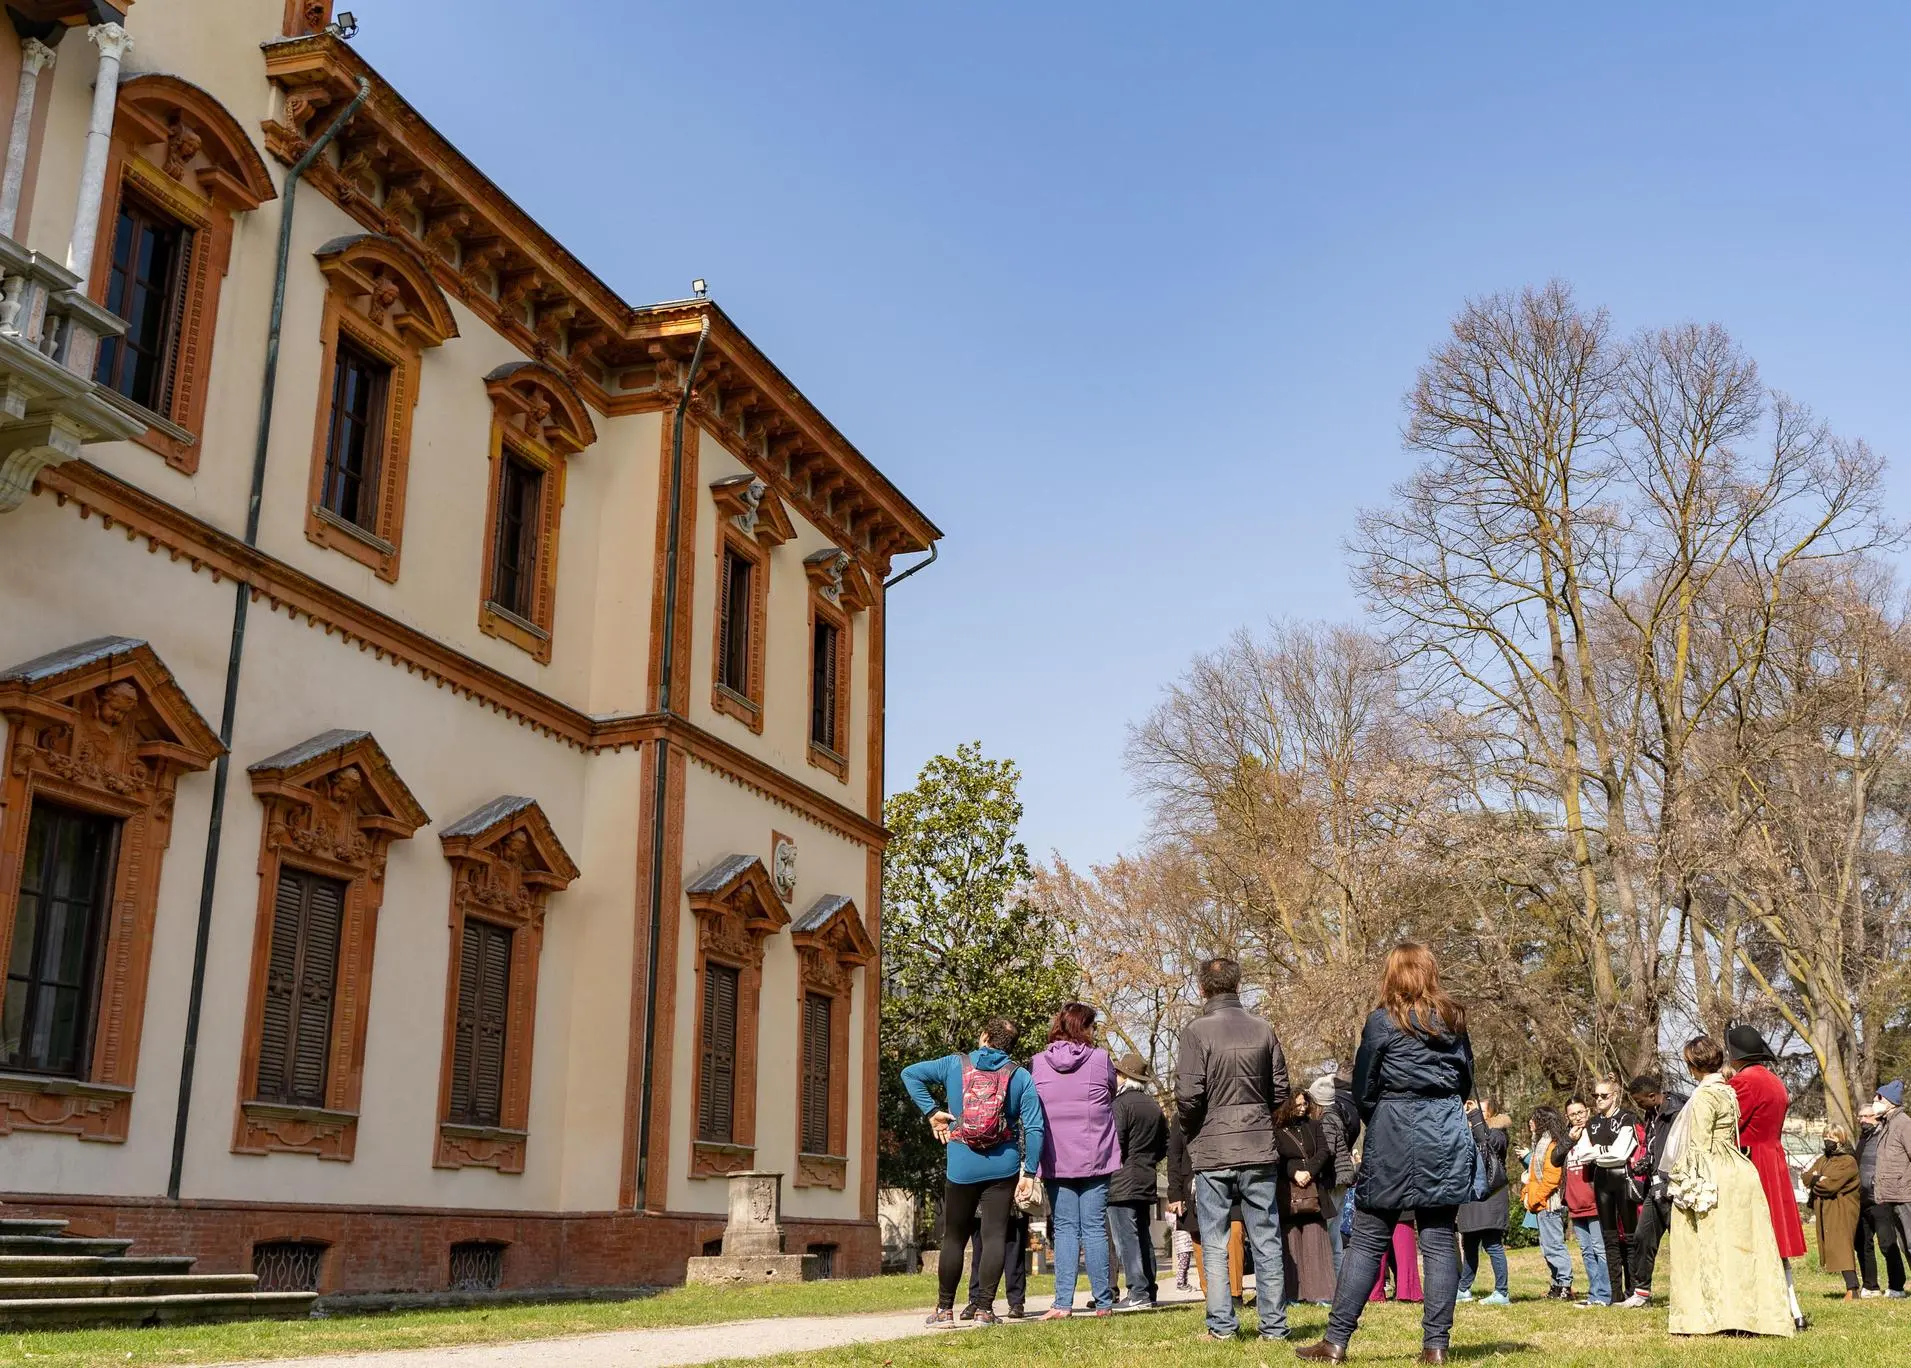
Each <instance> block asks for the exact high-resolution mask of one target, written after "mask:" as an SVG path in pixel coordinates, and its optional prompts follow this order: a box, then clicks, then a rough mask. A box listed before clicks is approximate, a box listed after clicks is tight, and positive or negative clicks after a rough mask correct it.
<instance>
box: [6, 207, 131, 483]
mask: <svg viewBox="0 0 1911 1368" xmlns="http://www.w3.org/2000/svg"><path fill="white" fill-rule="evenodd" d="M125 330H126V325H125V323H123V322H121V321H120V319H119V318H118V317H117V316H115V315H114V314H112V313H109V312H108V311H107V310H106V309H103V308H101V307H100V306H99V305H98V304H95V303H94V302H93V301H92V300H90V299H88V298H87V297H86V291H85V290H84V289H82V288H81V285H80V279H79V277H78V276H76V275H74V274H73V273H72V272H71V271H69V270H67V269H66V268H64V267H62V266H59V265H56V264H55V263H54V262H52V261H51V260H49V259H48V258H46V257H44V256H42V255H40V253H38V252H32V251H28V250H27V249H26V248H25V247H22V246H21V245H20V244H19V243H17V242H15V241H14V240H13V239H12V238H8V237H0V514H3V513H6V512H8V511H10V510H12V509H15V508H18V507H19V506H20V504H21V503H22V501H24V500H25V499H26V497H27V495H28V494H30V493H32V492H33V481H34V477H35V476H37V475H38V474H39V473H40V472H41V471H42V470H44V469H46V467H48V466H51V465H59V464H60V463H61V462H62V461H70V460H72V459H73V458H74V457H75V456H77V455H79V454H80V448H81V447H82V446H84V445H86V444H87V443H89V442H112V441H119V440H122V439H124V438H128V437H131V436H133V435H135V434H136V433H139V432H141V431H144V429H145V425H144V424H143V423H141V422H140V421H139V420H138V419H137V418H134V417H132V416H131V415H130V414H128V413H126V412H125V411H124V410H123V409H121V408H119V407H118V406H116V405H114V404H113V403H111V402H110V401H109V400H108V399H107V398H106V396H105V395H104V394H103V393H102V391H101V390H100V387H99V386H98V385H96V384H95V383H94V381H93V373H94V367H95V365H96V363H97V361H98V359H99V349H100V339H101V338H103V337H117V336H119V335H120V334H121V333H123V332H125Z"/></svg>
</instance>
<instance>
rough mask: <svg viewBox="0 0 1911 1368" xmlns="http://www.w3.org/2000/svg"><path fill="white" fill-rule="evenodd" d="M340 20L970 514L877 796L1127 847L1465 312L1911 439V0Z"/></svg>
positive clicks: (737, 7)
mask: <svg viewBox="0 0 1911 1368" xmlns="http://www.w3.org/2000/svg"><path fill="white" fill-rule="evenodd" d="M350 7H351V8H353V9H355V10H356V11H357V13H358V16H359V18H360V20H361V22H362V24H363V29H362V32H361V33H360V35H359V37H358V39H357V46H358V47H359V49H360V50H361V51H363V52H364V53H365V54H366V55H367V56H368V57H369V58H370V59H371V61H372V62H373V63H374V64H375V65H376V66H377V67H378V68H379V69H380V70H381V71H382V72H383V73H384V74H385V75H386V76H387V77H388V78H390V79H391V80H392V81H393V82H395V83H396V84H397V85H398V87H399V88H400V89H401V90H402V91H404V92H405V93H406V95H408V96H409V98H410V99H411V100H412V101H413V103H414V104H416V105H417V106H418V108H419V109H421V110H422V111H423V112H424V113H425V115H426V116H427V117H428V118H430V119H431V120H432V121H433V122H434V123H435V124H437V126H438V127H439V128H440V129H442V130H443V131H444V132H445V133H446V134H447V135H449V136H450V137H451V138H452V139H453V140H454V141H455V142H456V143H457V144H458V145H459V146H460V147H462V148H463V149H464V150H465V151H466V153H468V154H469V155H470V156H471V157H472V158H473V159H474V160H475V161H476V162H477V163H478V164H479V165H480V166H482V167H484V168H485V169H486V170H487V171H488V172H489V173H490V174H491V175H492V176H494V177H495V178H496V179H497V180H498V181H499V182H500V183H501V184H502V185H503V186H504V187H505V189H506V190H508V191H509V192H511V193H512V194H513V195H515V196H516V197H517V198H518V199H519V200H520V201H521V202H522V203H523V204H524V205H525V206H526V207H527V208H529V209H530V210H531V211H532V212H533V213H534V214H536V215H537V216H538V217H539V218H541V219H542V221H543V222H544V223H545V224H547V225H548V226H549V227H550V228H551V229H552V230H553V231H554V232H555V233H556V234H557V235H558V237H559V238H560V239H561V240H563V241H564V242H565V243H566V244H567V245H568V246H569V247H570V248H571V249H572V250H573V251H575V252H576V253H577V254H578V255H579V256H580V257H582V258H583V259H584V260H585V261H586V262H588V263H590V265H591V266H593V267H594V268H595V269H596V270H597V271H598V272H599V274H601V275H602V276H603V277H604V278H605V279H607V280H608V281H609V282H611V284H612V285H614V286H615V287H616V288H617V289H619V290H620V291H622V292H623V293H624V294H625V295H626V297H628V298H630V299H632V300H635V301H647V300H653V299H665V298H676V297H680V296H682V295H683V294H684V293H685V292H686V287H687V285H688V282H689V281H690V279H691V278H692V277H693V276H704V277H706V278H708V280H709V281H710V286H711V291H712V293H713V295H714V296H715V297H716V298H717V299H718V300H720V301H721V302H722V304H723V306H724V308H725V309H726V310H728V311H729V312H730V314H731V315H732V316H733V317H735V318H736V319H737V321H738V322H739V323H740V324H741V325H742V326H743V328H744V329H745V330H746V331H748V332H749V333H750V335H751V336H752V337H754V338H755V339H756V341H757V342H758V343H759V344H760V345H762V346H763V347H764V349H765V350H766V351H767V352H768V353H769V355H770V356H772V357H773V358H774V359H775V360H776V361H777V362H778V363H779V364H780V365H781V366H782V367H783V369H784V370H785V371H786V372H787V373H788V374H789V375H790V376H791V377H792V378H793V379H794V380H795V381H796V383H797V384H798V385H800V386H802V388H803V389H804V390H805V392H806V393H808V394H809V396H810V397H811V398H812V399H813V400H815V402H816V403H817V404H818V405H819V406H820V407H821V408H822V409H823V411H824V412H826V413H827V414H829V416H830V417H831V418H832V419H834V420H835V422H836V423H837V424H838V426H840V427H841V428H842V430H843V431H844V432H845V433H847V434H848V435H849V436H850V438H851V440H853V441H855V442H856V443H857V444H858V445H859V446H860V447H861V448H862V449H863V451H865V452H866V453H867V454H868V455H869V456H870V457H871V458H872V459H874V460H875V461H876V462H877V464H878V465H880V466H881V467H882V468H883V470H884V471H885V472H887V473H888V474H889V476H890V477H891V478H892V479H893V480H895V482H896V483H897V485H898V486H899V487H901V488H902V489H903V490H904V491H905V492H906V493H907V494H909V495H910V496H911V497H912V498H914V499H915V500H916V502H917V503H918V504H919V505H920V506H921V507H922V508H923V509H924V511H926V512H927V513H928V514H929V515H930V516H931V517H932V518H934V519H935V520H936V521H937V522H938V523H939V524H940V525H941V526H942V527H943V528H944V530H945V531H946V532H947V534H948V538H947V541H946V542H945V543H944V550H943V555H942V558H941V560H940V562H939V563H938V564H937V565H935V566H934V567H933V568H931V569H930V570H928V571H927V572H925V573H924V574H922V575H919V576H917V577H916V578H914V579H912V580H910V581H909V583H908V584H906V585H904V586H902V587H900V588H898V589H897V590H896V593H895V597H894V600H893V602H892V618H891V635H890V647H889V650H890V675H889V678H890V690H889V712H890V754H889V767H890V782H891V784H892V786H896V785H902V784H907V783H908V782H909V781H910V780H911V779H912V778H913V775H914V773H915V770H916V769H917V767H918V766H919V765H920V764H921V762H922V761H923V760H924V759H925V758H927V757H928V756H929V755H931V754H933V753H935V752H937V751H945V750H951V749H953V748H954V746H955V745H956V743H957V742H959V741H962V740H966V739H970V738H977V739H980V740H981V741H982V742H983V743H984V745H985V747H986V748H987V749H988V750H989V751H990V752H991V753H993V754H1002V755H1009V756H1013V757H1014V758H1015V759H1016V760H1017V761H1019V762H1020V763H1021V766H1022V769H1023V772H1024V776H1025V779H1024V796H1025V799H1026V802H1027V805H1028V820H1027V824H1026V828H1025V835H1026V837H1027V839H1028V841H1029V844H1030V846H1031V848H1032V850H1033V851H1034V853H1035V854H1036V855H1037V857H1038V858H1040V857H1042V856H1044V855H1046V853H1047V852H1048V850H1049V849H1050V848H1051V847H1054V848H1059V849H1060V850H1061V851H1062V852H1063V853H1064V854H1066V855H1068V856H1069V857H1070V858H1071V859H1075V860H1078V861H1083V862H1086V861H1089V860H1095V859H1102V858H1106V857H1108V856H1110V855H1112V854H1114V853H1115V852H1117V851H1118V850H1120V849H1123V848H1125V847H1128V846H1131V845H1132V844H1133V843H1134V841H1135V839H1136V838H1137V836H1138V835H1139V833H1140V831H1141V828H1142V825H1143V820H1144V814H1143V812H1142V810H1141V807H1140V805H1139V804H1138V803H1137V802H1136V801H1135V799H1134V798H1133V797H1132V795H1131V793H1130V790H1129V784H1128V781H1127V778H1126V776H1125V774H1124V772H1123V770H1122V766H1121V751H1122V746H1123V741H1124V734H1125V729H1126V727H1127V725H1128V723H1129V722H1130V721H1131V720H1134V719H1136V718H1139V717H1140V716H1142V715H1143V714H1144V713H1145V712H1146V711H1147V709H1148V708H1149V707H1150V706H1151V704H1152V703H1153V701H1154V700H1155V698H1156V697H1157V696H1158V693H1159V691H1160V689H1161V687H1162V685H1163V684H1164V683H1165V682H1166V681H1168V680H1170V679H1172V678H1173V677H1174V676H1175V675H1176V674H1177V673H1178V672H1179V671H1180V670H1181V669H1182V667H1183V666H1184V665H1185V664H1186V662H1187V661H1188V659H1189V658H1190V657H1191V656H1192V655H1193V654H1194V653H1195V652H1197V651H1201V650H1204V649H1207V648H1209V647H1212V646H1214V645H1215V644H1217V643H1218V642H1220V641H1221V640H1222V639H1223V638H1224V637H1225V636H1226V635H1227V634H1228V633H1229V632H1230V631H1231V630H1233V629H1234V628H1235V627H1237V626H1239V625H1241V624H1244V623H1258V622H1260V621H1263V620H1264V619H1266V618H1268V617H1270V616H1292V617H1301V618H1312V617H1342V616H1350V615H1352V614H1355V613H1357V612H1358V604H1357V603H1356V601H1355V599H1354V597H1353V595H1352V593H1351V591H1350V589H1349V587H1348V582H1347V576H1346V571H1345V568H1344V561H1343V557H1342V550H1341V548H1342V542H1343V540H1344V538H1345V537H1346V536H1347V534H1348V533H1349V531H1350V529H1351V526H1352V520H1353V515H1354V511H1355V510H1356V509H1357V508H1358V507H1360V506H1362V505H1363V504H1370V503H1373V502H1376V501H1378V500H1380V499H1382V498H1384V497H1385V494H1386V491H1387V489H1388V487H1389V486H1390V485H1391V484H1392V483H1393V482H1394V481H1395V480H1396V479H1398V478H1399V477H1400V475H1401V474H1402V473H1403V472H1404V471H1405V469H1406V465H1407V462H1406V458H1405V457H1404V456H1403V455H1402V453H1401V451H1400V441H1399V428H1400V418H1401V407H1400V399H1401V395H1402V394H1403V393H1404V392H1405V390H1406V388H1407V386H1408V384H1409V383H1410V381H1411V379H1412V376H1413V372H1414V369H1415V367H1416V366H1417V365H1418V363H1419V362H1420V360H1421V359H1422V358H1423V357H1424V356H1425V354H1426V352H1427V350H1428V348H1429V347H1430V346H1431V345H1432V344H1433V343H1435V342H1436V341H1437V340H1438V338H1439V337H1440V334H1441V331H1442V329H1443V327H1444V325H1445V323H1446V321H1447V320H1448V319H1449V318H1450V317H1451V315H1452V314H1453V313H1454V312H1455V310H1456V309H1457V308H1458V307H1459V306H1460V304H1461V302H1462V301H1463V300H1464V299H1465V298H1466V297H1467V296H1469V295H1473V294H1479V293H1485V292H1489V291H1493V290H1498V289H1506V288H1514V287H1517V286H1519V285H1522V284H1525V283H1528V282H1537V281H1542V280H1544V279H1546V278H1548V277H1550V276H1555V275H1557V276H1561V277H1563V278H1565V279H1567V280H1570V281H1572V282H1573V283H1574V284H1575V286H1576V287H1577V288H1578V290H1579V292H1580V295H1581V297H1582V299H1584V300H1586V301H1588V302H1593V303H1603V304H1606V305H1608V306H1609V307H1610V308H1611V309H1612V311H1613V313H1614V316H1615V320H1616V322H1617V323H1618V324H1619V325H1620V326H1621V327H1622V328H1623V329H1626V330H1630V329H1632V328H1634V327H1638V326H1642V325H1646V324H1654V325H1657V324H1669V323H1676V322H1681V321H1685V320H1700V321H1717V322H1721V323H1723V324H1725V325H1726V326H1727V327H1728V328H1730V329H1731V330H1732V331H1733V332H1734V333H1735V334H1736V335H1737V336H1738V337H1739V339H1740V340H1741V341H1742V342H1743V343H1744V344H1745V345H1746V346H1747V347H1748V349H1749V350H1750V351H1751V352H1752V353H1753V354H1754V355H1755V356H1757V357H1758V358H1759V360H1760V362H1761V365H1762V367H1763V371H1764V375H1765V378H1766V380H1767V382H1768V383H1771V384H1774V385H1776V386H1779V387H1781V388H1783V389H1785V390H1787V391H1789V392H1790V393H1792V394H1793V395H1795V396H1796V397H1798V398H1800V399H1803V400H1805V401H1807V402H1809V403H1811V404H1812V405H1813V406H1814V407H1816V408H1817V409H1818V410H1819V412H1820V413H1822V414H1823V415H1825V416H1826V417H1828V418H1830V419H1831V420H1832V421H1833V423H1834V424H1835V425H1836V426H1837V427H1838V429H1839V430H1840V431H1842V432H1844V433H1846V434H1847V435H1853V436H1864V437H1866V438H1868V439H1869V440H1870V441H1872V442H1873V444H1874V445H1876V446H1877V447H1878V448H1879V449H1880V450H1882V451H1884V452H1885V453H1886V454H1887V455H1889V456H1892V457H1894V458H1897V457H1901V456H1902V455H1903V454H1904V453H1905V452H1906V449H1907V439H1908V438H1911V416H1908V415H1907V408H1906V403H1905V399H1906V394H1907V380H1908V379H1911V342H1908V341H1907V334H1908V330H1911V231H1907V230H1911V190H1908V189H1907V184H1908V182H1907V168H1908V163H1911V86H1908V85H1907V81H1906V78H1905V71H1906V68H1907V63H1911V12H1907V10H1906V9H1904V8H1903V7H1897V6H1886V5H1881V4H1876V5H1852V6H1840V7H1836V9H1835V11H1834V9H1833V8H1832V7H1819V6H1803V5H1786V6H1779V5H1773V4H1731V5H1727V4H1724V3H1715V4H1712V5H1709V6H1704V5H1684V6H1678V7H1676V8H1677V10H1678V11H1679V12H1678V13H1677V14H1672V15H1668V13H1666V11H1667V10H1670V9H1673V8H1674V7H1671V6H1665V5H1659V4H1654V5H1646V4H1637V5H1599V6H1580V7H1575V10H1576V12H1567V7H1566V6H1559V5H1544V6H1541V5H1531V4H1500V5H1486V4H1478V5H1463V6H1451V5H1427V4H1405V3H1400V4H1380V3H1374V4H1367V5H1330V4H1314V5H1309V6H1306V7H1301V6H1292V5H1276V4H1253V5H1246V4H1243V5H1207V6H1198V7H1197V6H1166V5H1161V4H1151V5H1141V4H1133V3H1096V4H1088V3H1079V4H1066V5H1064V4H1039V5H1029V4H1013V5H1011V4H984V3H975V2H973V0H971V2H970V3H964V4H961V5H956V4H941V5H930V4H918V3H891V4H875V3H871V4H864V5H846V4H839V3H833V2H830V0H803V3H800V4H788V3H775V4H772V3H764V2H763V0H732V2H731V3H725V4H707V3H705V4H696V3H689V2H688V0H671V2H670V3H631V2H629V0H626V2H625V3H616V2H615V0H613V2H612V3H608V4H598V5H571V4H559V3H554V0H543V3H537V4H531V3H519V4H516V5H507V4H504V3H501V2H500V0H356V3H355V4H353V5H351V6H350ZM1542 11H1543V12H1542ZM1893 484H1894V503H1895V504H1896V506H1897V509H1898V511H1899V513H1900V515H1901V516H1902V515H1903V514H1904V513H1906V512H1907V511H1911V473H1907V471H1906V470H1905V469H1904V467H1903V463H1902V462H1901V463H1900V466H1899V468H1898V470H1897V472H1896V473H1895V474H1894V476H1893Z"/></svg>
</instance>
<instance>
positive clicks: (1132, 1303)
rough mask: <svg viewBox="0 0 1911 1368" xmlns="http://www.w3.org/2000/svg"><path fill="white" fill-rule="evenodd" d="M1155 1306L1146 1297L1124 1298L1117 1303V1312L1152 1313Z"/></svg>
mask: <svg viewBox="0 0 1911 1368" xmlns="http://www.w3.org/2000/svg"><path fill="white" fill-rule="evenodd" d="M1154 1309H1155V1304H1154V1303H1153V1302H1152V1301H1150V1300H1149V1299H1148V1298H1146V1297H1123V1298H1122V1299H1121V1300H1120V1301H1118V1302H1116V1303H1115V1310H1117V1311H1152V1310H1154Z"/></svg>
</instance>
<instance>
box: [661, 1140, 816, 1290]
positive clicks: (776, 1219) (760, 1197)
mask: <svg viewBox="0 0 1911 1368" xmlns="http://www.w3.org/2000/svg"><path fill="white" fill-rule="evenodd" d="M729 1216H730V1219H729V1221H728V1222H727V1223H726V1224H725V1225H724V1227H723V1253H722V1254H720V1255H716V1256H713V1257H698V1258H694V1259H691V1260H690V1261H689V1265H688V1267H687V1268H686V1269H685V1270H684V1276H685V1278H686V1279H687V1280H688V1281H690V1282H693V1283H715V1284H718V1285H724V1286H751V1285H754V1284H757V1283H769V1282H808V1281H810V1280H812V1279H814V1278H818V1277H821V1276H822V1263H823V1261H822V1259H821V1258H820V1257H819V1256H818V1255H815V1254H785V1253H784V1252H783V1175H782V1174H780V1173H765V1172H761V1171H758V1170H755V1169H751V1170H747V1171H745V1172H742V1173H733V1174H731V1175H730V1213H729Z"/></svg>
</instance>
